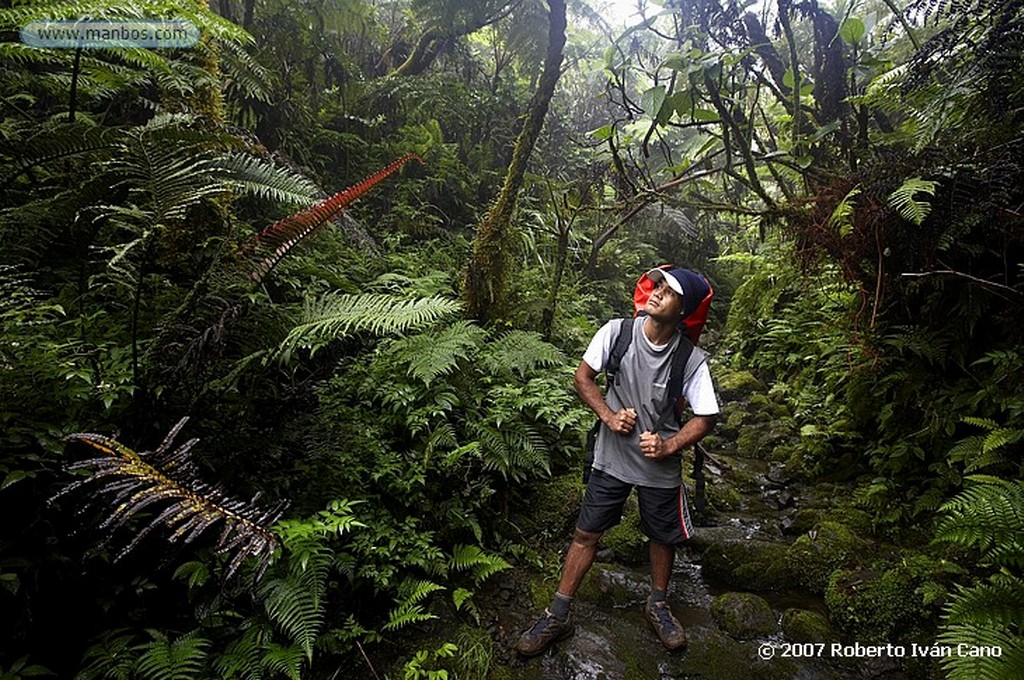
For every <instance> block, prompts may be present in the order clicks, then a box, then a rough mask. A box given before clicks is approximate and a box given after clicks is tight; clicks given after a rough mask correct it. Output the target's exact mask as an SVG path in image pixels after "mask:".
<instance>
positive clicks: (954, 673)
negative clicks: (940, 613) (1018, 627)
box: [938, 624, 1024, 680]
mask: <svg viewBox="0 0 1024 680" xmlns="http://www.w3.org/2000/svg"><path fill="white" fill-rule="evenodd" d="M938 642H939V644H943V645H948V646H950V647H952V648H953V650H954V653H953V654H951V655H949V656H946V657H943V658H942V660H941V664H942V667H943V668H944V669H945V671H946V672H947V674H948V677H949V678H950V680H1012V679H1014V678H1020V677H1022V676H1024V637H1022V636H1021V635H1019V634H1014V633H1013V632H1011V631H1009V630H1007V629H1006V628H1002V627H995V626H992V625H988V624H986V625H974V624H953V625H949V626H945V627H944V628H943V632H942V633H941V634H940V635H939V637H938ZM979 649H982V650H996V649H998V650H1000V651H1001V654H1000V656H989V655H977V656H971V655H969V654H967V653H965V651H967V650H979Z"/></svg>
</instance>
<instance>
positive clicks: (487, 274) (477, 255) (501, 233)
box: [462, 0, 565, 323]
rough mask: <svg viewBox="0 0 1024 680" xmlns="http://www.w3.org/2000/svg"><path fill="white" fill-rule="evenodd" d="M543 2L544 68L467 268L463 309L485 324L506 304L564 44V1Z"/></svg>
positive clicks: (496, 317)
mask: <svg viewBox="0 0 1024 680" xmlns="http://www.w3.org/2000/svg"><path fill="white" fill-rule="evenodd" d="M548 6H549V7H550V13H549V18H548V49H547V55H546V56H545V57H544V72H543V73H542V74H541V77H540V82H539V84H538V85H537V90H536V91H535V92H534V93H533V99H532V100H531V101H530V108H529V111H528V112H527V116H526V121H525V122H524V124H523V129H522V131H520V133H519V137H518V138H517V139H516V145H515V150H514V152H513V154H512V163H511V164H510V165H509V168H508V173H507V174H506V175H505V183H504V185H503V186H502V188H501V193H500V194H499V195H498V198H497V200H496V201H495V202H494V204H493V205H491V208H490V210H488V211H487V215H486V216H485V217H484V219H483V220H482V221H481V222H480V224H479V226H478V227H477V230H476V236H475V237H474V239H473V255H472V258H471V259H470V263H469V268H468V270H467V271H466V278H465V283H464V286H463V291H462V297H463V301H464V302H465V304H466V311H467V313H468V314H469V316H470V317H471V318H475V319H479V320H480V321H482V322H484V323H488V322H491V321H494V320H496V319H499V318H501V317H502V316H504V314H505V312H506V310H507V307H508V300H507V299H506V291H505V273H506V268H507V266H508V252H507V247H508V243H507V242H508V232H509V228H510V226H511V223H512V215H513V213H514V212H515V207H516V199H517V198H518V197H519V191H520V190H521V189H522V187H523V178H524V176H525V174H526V166H527V163H528V162H529V160H530V154H531V153H533V147H534V146H535V145H536V143H537V138H538V137H539V136H540V131H541V128H542V127H543V125H544V117H545V116H546V115H547V112H548V105H549V104H550V102H551V96H552V95H553V94H554V91H555V85H556V84H557V83H558V77H559V75H560V74H561V71H560V69H561V65H562V49H563V48H564V47H565V0H548Z"/></svg>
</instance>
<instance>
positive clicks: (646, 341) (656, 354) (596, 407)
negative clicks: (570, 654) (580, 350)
mask: <svg viewBox="0 0 1024 680" xmlns="http://www.w3.org/2000/svg"><path fill="white" fill-rule="evenodd" d="M647 277H648V278H649V279H650V280H651V281H653V283H654V289H653V291H652V292H651V293H650V297H649V298H648V299H647V301H646V304H644V306H643V312H644V314H643V315H639V316H637V317H636V318H635V319H625V320H621V321H620V320H612V321H609V322H608V323H606V324H605V325H604V326H603V327H602V328H601V329H600V330H599V331H598V332H597V334H596V335H594V338H593V339H592V340H591V341H590V346H589V347H588V348H587V351H586V353H585V354H584V355H583V361H582V362H581V363H580V365H579V368H578V369H576V376H575V379H574V383H575V386H576V390H577V392H579V394H580V397H581V398H582V399H583V401H584V402H586V404H587V406H589V407H590V408H591V409H593V411H594V413H596V414H597V416H598V418H600V423H601V424H600V425H599V430H598V432H597V439H596V442H595V446H594V461H593V469H592V471H591V472H590V476H589V480H588V481H587V488H586V492H585V494H584V497H583V507H582V508H581V509H580V515H579V519H578V520H577V524H576V532H575V535H574V536H573V540H572V544H571V545H570V546H569V551H568V553H567V554H566V557H565V564H564V566H563V570H562V578H561V581H560V582H559V585H558V590H557V591H556V592H555V596H554V600H553V601H552V603H551V606H550V607H549V608H548V609H546V610H545V611H544V613H543V614H542V615H541V616H540V618H539V619H537V621H536V623H534V625H533V626H531V627H530V628H529V629H528V630H527V631H525V632H524V633H523V634H522V636H521V637H520V638H519V641H518V642H517V643H516V650H517V651H518V652H519V653H520V654H522V655H524V656H533V655H536V654H540V653H542V652H543V651H544V650H545V649H547V648H548V647H549V646H550V645H551V644H552V643H553V642H555V641H557V640H560V639H562V638H565V637H567V636H569V635H570V634H572V632H573V630H574V623H573V617H572V611H571V610H572V602H573V597H574V596H575V594H576V590H577V588H579V585H580V583H581V582H582V581H583V577H584V576H585V575H586V573H587V571H588V570H589V569H590V566H591V565H592V564H593V562H594V556H595V554H596V553H597V543H598V540H599V539H600V538H601V534H603V533H604V532H605V531H607V530H608V529H610V528H612V527H613V526H615V525H616V524H618V523H619V521H620V519H621V517H622V507H623V505H624V503H625V501H626V498H627V497H628V496H629V493H630V491H631V490H632V489H633V487H634V486H635V487H636V489H637V498H638V501H639V505H640V526H641V529H642V531H643V533H644V534H645V535H646V536H647V538H648V539H649V546H650V547H649V550H650V559H651V595H650V597H649V598H648V599H647V602H646V604H645V606H644V613H645V615H646V618H647V620H648V621H649V622H650V624H651V626H653V628H654V630H655V631H656V633H657V635H658V637H659V639H660V640H661V642H662V644H663V645H664V646H665V647H666V648H667V649H669V650H670V651H671V650H676V649H679V648H681V647H684V646H685V645H686V632H685V631H684V630H683V627H682V626H681V625H680V623H679V621H678V620H676V618H675V617H674V616H673V615H672V612H671V610H670V609H669V606H668V602H667V600H666V591H667V590H668V585H669V577H670V575H671V573H672V562H673V560H674V558H675V546H677V545H679V544H680V543H682V542H684V541H686V540H687V539H689V538H690V536H691V534H692V531H693V525H692V523H691V521H690V517H689V509H688V507H687V504H686V495H685V492H684V490H683V487H682V465H681V459H680V456H681V454H682V453H683V451H684V450H686V449H687V448H689V447H691V446H693V445H694V444H696V443H697V442H698V441H700V440H701V439H702V438H703V437H704V436H705V435H707V434H708V432H710V431H711V428H712V427H713V426H714V424H715V420H716V418H717V415H718V400H717V398H716V396H715V392H714V387H713V385H712V383H711V373H710V372H709V370H708V366H707V362H706V359H707V355H706V354H705V353H704V352H703V351H701V350H700V349H698V348H695V347H693V346H692V344H689V342H690V341H689V338H687V336H686V334H684V333H683V332H682V331H681V330H680V327H681V319H685V318H686V317H688V316H690V315H691V314H692V313H693V312H694V311H695V310H696V309H697V306H698V304H699V303H700V302H701V301H702V300H703V299H704V298H705V297H707V298H708V302H710V293H711V290H710V287H709V285H708V284H707V282H706V281H705V279H704V278H703V277H702V276H700V275H699V274H696V273H694V272H692V271H689V270H687V269H653V270H651V271H649V272H647ZM641 280H642V279H641ZM704 310H705V313H706V306H705V307H704ZM683 327H684V328H685V326H683ZM620 329H621V330H620ZM699 332H700V331H699V329H698V330H697V335H698V336H699ZM621 333H631V334H632V339H631V341H630V342H629V345H628V348H627V349H626V350H625V353H624V354H622V355H621V357H619V358H620V359H621V363H620V366H618V367H617V368H616V374H615V376H614V380H613V378H612V376H611V375H610V374H609V376H608V378H609V379H608V391H607V392H608V393H607V395H605V396H602V395H601V391H600V390H599V388H598V386H597V383H596V382H595V378H596V377H597V375H598V373H599V372H601V371H602V370H605V369H606V368H607V369H608V370H610V368H611V367H610V366H608V362H609V359H610V358H612V357H613V356H614V350H613V348H614V347H615V346H616V345H617V344H618V342H619V336H620V335H621ZM684 346H686V347H687V349H688V350H689V352H688V353H687V358H686V364H685V371H682V379H681V382H680V385H681V390H680V391H681V395H682V396H683V397H685V399H686V403H687V404H688V405H689V408H690V410H691V411H692V413H693V414H694V415H693V417H691V418H690V419H689V420H687V421H686V423H685V424H683V425H682V426H680V425H679V423H678V419H677V417H675V416H676V412H675V409H676V404H675V403H674V402H675V401H676V400H675V399H674V398H672V396H673V395H671V392H670V387H669V382H670V376H669V374H670V371H671V370H672V363H673V355H674V354H675V353H676V352H677V350H679V351H681V350H682V349H683V347H684ZM677 379H678V378H677ZM675 396H677V397H678V396H679V394H677V395H675ZM666 397H668V398H666Z"/></svg>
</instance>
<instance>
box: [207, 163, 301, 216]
mask: <svg viewBox="0 0 1024 680" xmlns="http://www.w3.org/2000/svg"><path fill="white" fill-rule="evenodd" d="M217 165H218V166H219V167H220V168H222V169H223V171H224V173H225V175H224V176H225V180H226V181H227V182H228V183H229V184H230V185H231V186H232V187H233V188H235V189H236V190H237V191H239V192H241V193H244V194H249V195H251V196H257V197H259V198H265V199H270V200H273V201H281V202H282V203H291V204H299V205H309V204H310V203H312V202H313V199H314V197H315V196H316V195H317V193H319V189H318V188H317V186H316V185H315V184H313V183H312V182H310V181H309V180H308V179H306V178H305V177H303V176H302V175H300V174H298V173H296V172H295V171H294V170H292V169H290V168H286V167H281V166H279V165H274V164H273V163H269V162H267V161H265V160H264V159H262V158H259V157H257V156H251V155H249V154H243V153H232V154H228V155H226V156H223V157H221V158H220V159H218V161H217Z"/></svg>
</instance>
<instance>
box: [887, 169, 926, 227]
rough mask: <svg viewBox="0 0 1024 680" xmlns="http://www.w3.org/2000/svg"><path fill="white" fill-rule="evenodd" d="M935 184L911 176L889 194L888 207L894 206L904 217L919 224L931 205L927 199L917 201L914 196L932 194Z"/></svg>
mask: <svg viewBox="0 0 1024 680" xmlns="http://www.w3.org/2000/svg"><path fill="white" fill-rule="evenodd" d="M936 186H938V182H933V181H930V180H924V179H921V178H920V177H911V178H910V179H908V180H905V181H904V182H903V184H902V185H900V188H899V189H897V190H896V191H894V192H892V193H891V194H890V195H889V207H891V208H894V209H895V210H896V211H897V212H898V213H899V214H900V216H901V217H903V218H904V219H906V220H909V221H911V222H913V223H914V224H917V225H920V224H921V223H922V222H924V219H925V218H926V217H928V213H929V212H930V211H931V209H932V206H931V203H929V202H928V201H919V200H917V199H915V198H914V196H916V195H917V194H919V193H923V194H926V195H928V196H934V195H935V187H936Z"/></svg>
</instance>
